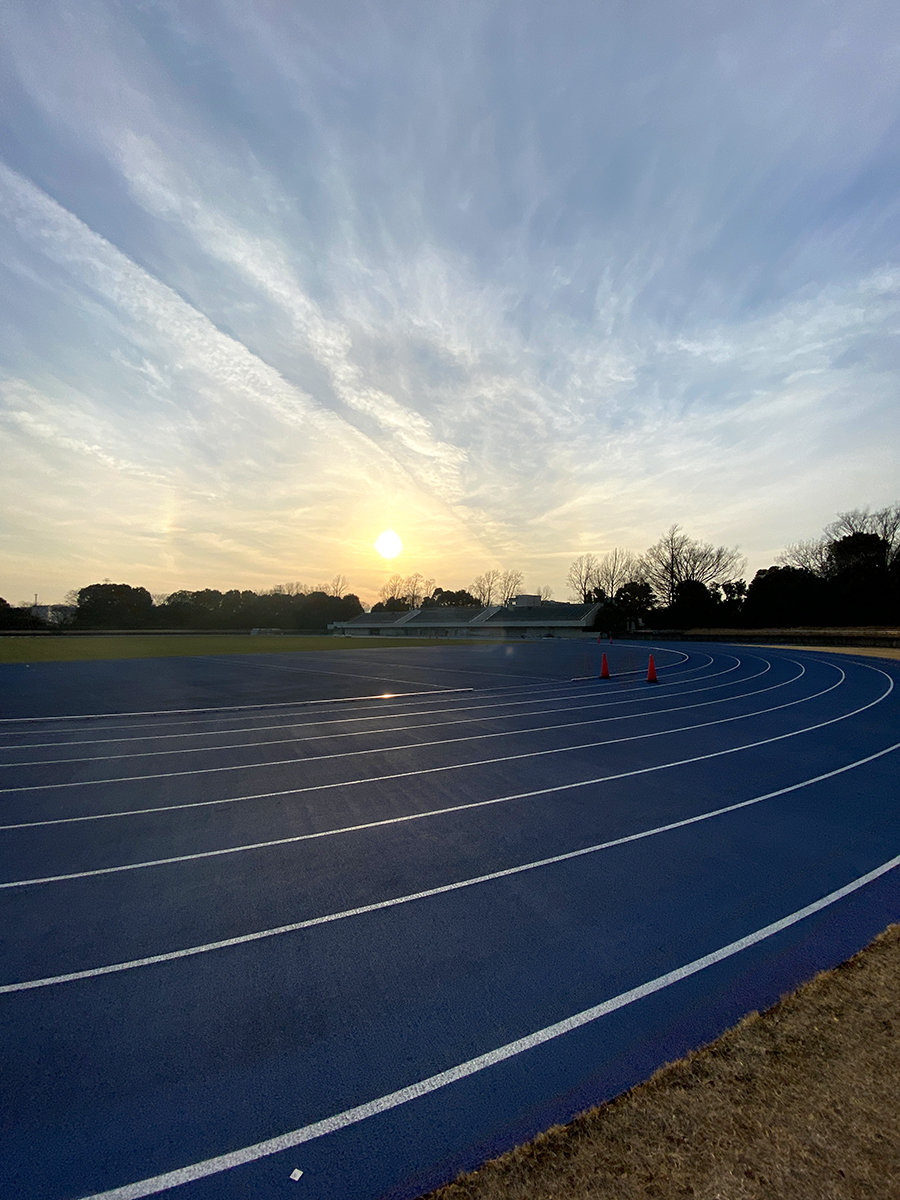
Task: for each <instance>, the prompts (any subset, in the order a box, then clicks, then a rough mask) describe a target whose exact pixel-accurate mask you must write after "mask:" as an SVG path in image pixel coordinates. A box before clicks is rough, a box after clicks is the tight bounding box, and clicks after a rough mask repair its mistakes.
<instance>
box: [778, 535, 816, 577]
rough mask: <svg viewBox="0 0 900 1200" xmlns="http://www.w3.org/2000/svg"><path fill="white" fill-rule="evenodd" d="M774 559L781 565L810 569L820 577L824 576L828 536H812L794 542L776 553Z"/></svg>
mask: <svg viewBox="0 0 900 1200" xmlns="http://www.w3.org/2000/svg"><path fill="white" fill-rule="evenodd" d="M776 561H777V562H778V564H779V565H780V566H782V567H796V568H798V569H799V570H801V571H811V572H812V574H813V575H817V576H818V577H819V578H820V579H824V577H825V568H826V565H827V562H828V538H826V537H820V538H814V539H812V540H811V541H808V542H794V543H793V544H792V545H790V546H787V547H786V548H785V549H784V550H782V552H781V554H779V555H778V557H777V559H776Z"/></svg>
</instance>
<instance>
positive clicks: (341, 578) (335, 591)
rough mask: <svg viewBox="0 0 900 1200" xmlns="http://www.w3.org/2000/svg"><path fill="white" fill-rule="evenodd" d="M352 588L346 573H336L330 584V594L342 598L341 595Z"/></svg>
mask: <svg viewBox="0 0 900 1200" xmlns="http://www.w3.org/2000/svg"><path fill="white" fill-rule="evenodd" d="M349 590H350V581H349V579H348V578H347V576H346V575H335V577H334V579H332V581H331V583H330V584H329V585H328V595H329V596H336V597H337V599H338V600H340V598H341V596H343V595H345V594H346V593H347V592H349Z"/></svg>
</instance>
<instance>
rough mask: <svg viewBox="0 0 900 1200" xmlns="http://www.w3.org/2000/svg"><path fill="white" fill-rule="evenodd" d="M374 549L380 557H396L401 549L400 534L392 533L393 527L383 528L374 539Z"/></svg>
mask: <svg viewBox="0 0 900 1200" xmlns="http://www.w3.org/2000/svg"><path fill="white" fill-rule="evenodd" d="M375 549H376V550H377V551H378V553H379V554H380V555H381V557H382V558H396V557H397V555H398V554H399V553H400V551H401V550H402V549H403V543H402V542H401V541H400V535H399V534H397V533H394V531H393V529H385V531H384V533H379V535H378V537H377V538H376V539H375Z"/></svg>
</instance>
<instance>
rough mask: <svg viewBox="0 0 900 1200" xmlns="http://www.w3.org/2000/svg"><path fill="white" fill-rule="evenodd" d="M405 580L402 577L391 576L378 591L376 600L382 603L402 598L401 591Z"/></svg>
mask: <svg viewBox="0 0 900 1200" xmlns="http://www.w3.org/2000/svg"><path fill="white" fill-rule="evenodd" d="M405 583H406V580H405V579H404V578H403V576H402V575H392V576H391V577H390V579H388V580H387V582H386V583H383V584H382V585H381V587H380V588H379V591H378V598H379V600H381V601H382V602H383V603H385V604H386V603H387V602H388V600H399V599H401V598H402V596H403V589H404V584H405Z"/></svg>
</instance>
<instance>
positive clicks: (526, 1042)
mask: <svg viewBox="0 0 900 1200" xmlns="http://www.w3.org/2000/svg"><path fill="white" fill-rule="evenodd" d="M898 865H900V855H898V856H897V857H896V858H891V859H889V860H888V861H887V862H884V863H882V864H881V865H880V866H878V867H875V868H874V869H873V870H871V871H867V872H866V874H865V875H860V876H859V877H858V878H857V879H854V880H853V881H852V882H851V883H847V884H845V885H844V886H843V887H840V888H837V889H836V890H835V891H833V892H829V893H828V894H827V895H825V896H821V897H820V898H819V899H818V900H814V901H813V902H812V904H807V905H805V906H804V907H803V908H798V909H796V910H795V911H794V912H792V913H789V914H788V915H787V916H784V917H781V918H780V919H779V920H777V921H772V922H771V923H770V924H768V925H764V926H763V927H762V928H761V929H756V930H754V931H753V932H752V933H748V934H746V935H745V936H744V937H742V938H739V939H738V940H737V941H735V942H729V943H728V944H727V945H726V946H720V947H719V948H718V949H717V950H713V951H711V952H710V953H709V954H704V955H703V956H702V958H695V959H693V960H692V961H691V962H689V963H684V964H683V965H682V966H680V967H676V968H675V970H674V971H667V972H666V973H665V974H664V975H657V976H656V978H655V979H649V980H647V981H646V982H645V983H641V984H639V985H638V986H637V987H633V988H629V990H628V991H626V992H620V993H619V994H618V995H617V996H613V997H611V998H610V999H609V1000H603V1001H601V1003H599V1004H595V1005H593V1006H592V1007H591V1008H585V1009H582V1010H581V1012H577V1013H573V1014H572V1015H571V1016H569V1017H565V1018H564V1019H563V1020H562V1021H556V1022H555V1023H554V1024H552V1025H546V1026H544V1028H543V1029H537V1030H535V1031H534V1032H533V1033H529V1034H527V1035H526V1036H525V1037H521V1038H516V1040H515V1041H512V1042H507V1043H506V1044H505V1045H503V1046H497V1047H496V1048H495V1049H493V1050H489V1051H487V1053H485V1054H479V1055H478V1056H477V1057H476V1058H470V1059H467V1060H466V1061H465V1062H462V1063H457V1064H456V1065H455V1066H452V1067H449V1068H448V1069H446V1070H444V1071H439V1072H437V1074H435V1075H429V1076H428V1077H427V1078H426V1079H419V1080H417V1081H416V1082H415V1083H411V1084H408V1085H407V1086H406V1087H402V1088H398V1089H397V1090H396V1091H394V1092H388V1093H387V1094H386V1095H384V1096H379V1097H377V1099H374V1100H369V1101H367V1102H366V1103H365V1104H358V1105H356V1106H355V1107H353V1108H347V1109H344V1111H343V1112H340V1113H335V1114H334V1115H332V1116H330V1117H325V1118H323V1119H322V1120H319V1121H313V1122H312V1123H311V1124H309V1125H303V1126H301V1127H300V1128H299V1129H292V1130H290V1131H289V1132H286V1133H281V1134H278V1135H277V1136H276V1137H272V1138H267V1139H266V1140H265V1141H262V1142H256V1143H255V1144H254V1145H252V1146H244V1147H242V1148H241V1149H239V1150H232V1151H230V1152H229V1153H227V1154H219V1155H216V1156H215V1157H214V1158H207V1159H204V1160H203V1161H201V1162H195V1163H191V1164H190V1165H189V1166H186V1167H180V1168H179V1169H178V1170H175V1171H166V1172H165V1173H164V1174H162V1175H154V1176H152V1177H151V1178H148V1179H141V1180H138V1181H136V1182H135V1183H127V1184H125V1185H124V1186H122V1187H115V1188H112V1189H111V1190H109V1191H105V1192H94V1193H93V1194H92V1195H90V1196H86V1197H83V1198H82V1200H140V1198H141V1197H143V1196H153V1195H156V1194H157V1193H159V1192H165V1191H168V1190H169V1189H170V1188H174V1187H179V1186H180V1185H181V1184H185V1183H193V1182H195V1181H196V1180H198V1179H204V1178H206V1177H207V1176H210V1175H217V1174H219V1173H220V1172H221V1171H228V1170H231V1169H232V1168H233V1167H239V1166H243V1165H244V1164H245V1163H249V1162H254V1161H255V1160H257V1159H260V1158H266V1157H267V1156H268V1155H271V1154H278V1153H279V1152H280V1151H282V1150H289V1149H292V1148H294V1147H295V1146H300V1145H302V1144H303V1143H304V1142H311V1141H314V1140H315V1139H316V1138H320V1137H324V1136H325V1135H327V1134H329V1133H335V1132H336V1131H337V1130H339V1129H346V1128H347V1127H348V1126H349V1125H355V1124H358V1123H359V1122H360V1121H365V1120H366V1119H367V1118H368V1117H375V1116H378V1115H379V1114H381V1113H384V1112H388V1111H389V1110H390V1109H392V1108H398V1107H399V1106H400V1105H401V1104H407V1103H408V1102H409V1101H411V1100H418V1099H419V1098H420V1097H422V1096H427V1095H428V1094H429V1093H431V1092H436V1091H438V1090H439V1089H440V1088H443V1087H447V1086H448V1085H449V1084H451V1083H456V1082H458V1081H459V1080H460V1079H466V1078H468V1077H469V1076H470V1075H475V1074H477V1073H478V1072H479V1071H484V1070H486V1069H487V1068H489V1067H493V1066H496V1065H497V1064H498V1063H501V1062H506V1061H507V1060H508V1059H511V1058H515V1057H516V1056H517V1055H519V1054H523V1053H525V1052H527V1051H529V1050H533V1049H534V1048H535V1047H536V1046H541V1045H544V1044H545V1043H546V1042H549V1041H552V1040H553V1039H554V1038H558V1037H562V1036H564V1035H565V1034H567V1033H571V1032H572V1031H573V1030H575V1029H580V1028H581V1027H582V1026H584V1025H588V1024H590V1023H591V1022H593V1021H597V1020H599V1019H600V1018H601V1017H605V1016H608V1015H609V1014H610V1013H613V1012H616V1011H617V1010H618V1009H621V1008H626V1007H627V1006H628V1005H629V1004H634V1003H635V1002H636V1001H638V1000H643V999H644V998H645V997H647V996H652V995H653V994H654V993H655V992H660V991H662V990H663V989H664V988H667V987H671V986H672V985H673V984H676V983H680V982H681V981H682V980H684V979H688V978H689V977H690V976H691V975H696V974H697V973H698V972H700V971H704V970H706V968H707V967H712V966H715V965H716V964H717V963H720V962H724V961H725V960H726V959H728V958H732V957H733V956H734V955H736V954H740V953H742V952H743V951H744V950H748V949H749V948H750V947H751V946H755V945H757V944H758V943H759V942H763V941H765V940H766V939H767V938H770V937H774V936H775V935H776V934H778V933H782V932H783V931H784V930H785V929H789V928H790V927H791V926H792V925H796V924H797V923H798V922H800V921H803V920H805V919H806V918H807V917H811V916H814V915H815V914H816V913H818V912H821V911H822V910H823V909H825V908H828V907H830V905H832V904H837V903H838V901H840V900H843V899H845V898H846V897H847V896H850V895H852V894H853V893H854V892H856V891H859V889H860V888H863V887H866V886H867V885H868V884H870V883H874V881H875V880H876V879H880V878H881V876H882V875H886V874H887V873H888V872H889V871H892V870H894V869H895V868H896V867H897V866H898Z"/></svg>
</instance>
